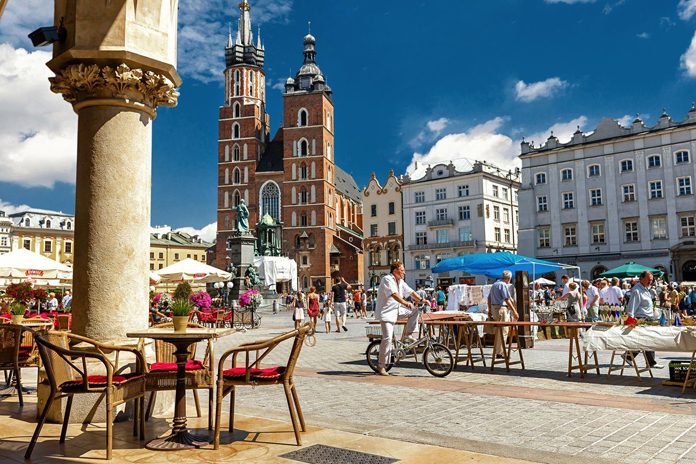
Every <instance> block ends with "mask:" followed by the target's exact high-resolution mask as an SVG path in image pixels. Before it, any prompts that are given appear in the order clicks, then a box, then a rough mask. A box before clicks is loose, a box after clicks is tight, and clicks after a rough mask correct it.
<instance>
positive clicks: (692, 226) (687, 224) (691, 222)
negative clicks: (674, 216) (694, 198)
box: [679, 216, 696, 237]
mask: <svg viewBox="0 0 696 464" xmlns="http://www.w3.org/2000/svg"><path fill="white" fill-rule="evenodd" d="M679 220H680V222H681V236H682V237H696V217H694V216H682V217H681V218H679Z"/></svg>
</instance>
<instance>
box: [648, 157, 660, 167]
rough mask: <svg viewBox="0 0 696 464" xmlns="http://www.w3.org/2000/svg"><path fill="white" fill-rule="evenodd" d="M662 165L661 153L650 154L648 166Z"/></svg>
mask: <svg viewBox="0 0 696 464" xmlns="http://www.w3.org/2000/svg"><path fill="white" fill-rule="evenodd" d="M660 166H662V158H661V157H660V155H650V156H648V168H659V167H660Z"/></svg>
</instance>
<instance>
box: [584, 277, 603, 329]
mask: <svg viewBox="0 0 696 464" xmlns="http://www.w3.org/2000/svg"><path fill="white" fill-rule="evenodd" d="M598 280H599V279H597V280H595V281H594V283H589V282H588V287H587V289H586V290H585V296H587V316H588V318H589V320H590V322H595V321H598V320H599V289H597V287H595V284H596V283H597V282H598ZM583 284H584V282H583ZM583 286H584V285H583Z"/></svg>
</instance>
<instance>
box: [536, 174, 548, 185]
mask: <svg viewBox="0 0 696 464" xmlns="http://www.w3.org/2000/svg"><path fill="white" fill-rule="evenodd" d="M535 179H536V181H535V182H536V184H537V185H540V184H545V183H546V173H545V172H537V174H536V176H535Z"/></svg>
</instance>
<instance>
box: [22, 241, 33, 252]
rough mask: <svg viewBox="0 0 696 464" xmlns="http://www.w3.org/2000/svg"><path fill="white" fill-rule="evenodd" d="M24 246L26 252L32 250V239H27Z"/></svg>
mask: <svg viewBox="0 0 696 464" xmlns="http://www.w3.org/2000/svg"><path fill="white" fill-rule="evenodd" d="M22 246H23V247H24V249H25V250H31V239H28V238H25V239H24V241H23V242H22Z"/></svg>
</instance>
